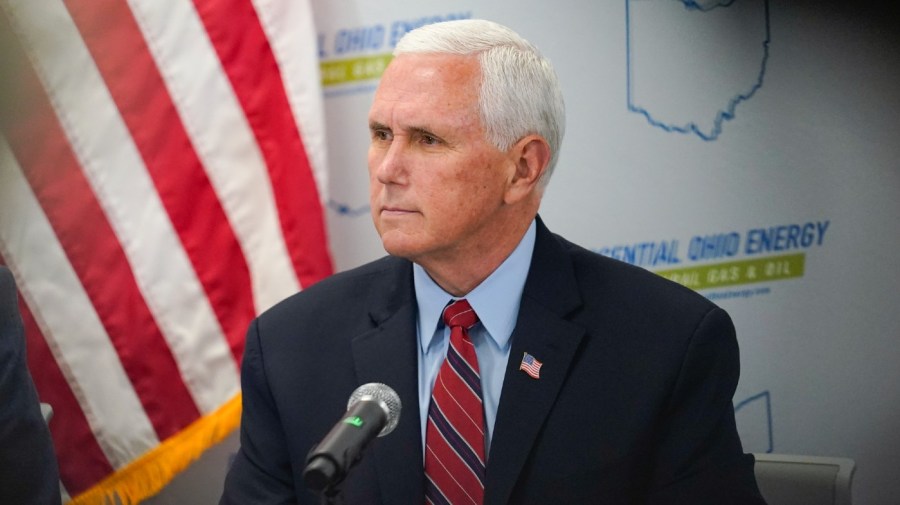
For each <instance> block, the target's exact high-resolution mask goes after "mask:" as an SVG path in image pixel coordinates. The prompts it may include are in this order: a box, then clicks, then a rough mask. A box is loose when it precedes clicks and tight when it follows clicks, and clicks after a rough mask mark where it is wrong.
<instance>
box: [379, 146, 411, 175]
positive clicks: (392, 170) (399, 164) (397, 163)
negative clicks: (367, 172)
mask: <svg viewBox="0 0 900 505" xmlns="http://www.w3.org/2000/svg"><path fill="white" fill-rule="evenodd" d="M405 158H406V152H405V149H404V148H403V143H402V142H401V141H399V139H394V141H393V142H391V145H390V146H389V147H388V148H387V150H385V151H383V156H382V157H381V159H380V160H379V161H378V164H377V166H376V167H375V178H376V179H377V180H378V182H380V183H382V184H404V183H405V181H406V159H405Z"/></svg>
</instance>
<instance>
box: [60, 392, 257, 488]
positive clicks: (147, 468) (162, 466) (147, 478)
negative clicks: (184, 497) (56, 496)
mask: <svg viewBox="0 0 900 505" xmlns="http://www.w3.org/2000/svg"><path fill="white" fill-rule="evenodd" d="M240 422H241V395H240V393H239V394H238V395H236V396H235V397H234V398H232V399H231V400H228V402H226V403H225V404H224V405H223V406H222V407H219V409H218V410H216V411H215V412H213V413H211V414H208V415H206V416H204V417H201V418H200V419H198V420H196V421H194V422H193V423H191V424H190V425H188V427H186V428H185V429H183V430H181V431H180V432H178V434H176V435H174V436H172V437H169V438H168V439H167V440H165V441H164V442H163V443H161V444H160V445H159V446H157V447H156V448H154V449H153V450H151V451H150V452H148V453H147V454H144V455H143V456H141V457H140V458H138V459H137V460H135V461H134V462H132V463H130V464H129V465H128V466H126V467H124V468H122V469H121V470H119V471H117V472H115V473H114V474H112V475H110V476H109V477H107V478H105V479H103V480H102V481H101V482H100V483H98V484H96V485H95V486H93V487H92V488H90V489H88V490H87V491H85V492H84V493H81V494H80V495H78V496H76V497H75V498H73V499H72V500H71V501H69V502H68V504H69V505H108V504H113V503H120V504H122V505H135V504H138V503H140V502H141V501H142V500H144V499H147V498H149V497H151V496H153V495H155V494H157V493H159V492H160V491H162V489H163V488H164V487H165V486H166V484H168V483H169V482H170V481H171V480H172V479H173V478H174V477H175V476H176V475H178V473H179V472H181V471H182V470H184V469H185V468H187V467H188V466H189V465H190V464H191V463H193V462H194V461H195V460H196V459H197V458H199V457H200V455H202V454H203V452H204V451H205V450H206V449H208V448H210V447H212V446H213V445H215V444H217V443H219V442H221V441H222V440H223V439H224V438H225V437H227V436H228V435H229V434H231V432H233V431H234V430H235V429H236V428H237V427H238V426H239V425H240ZM117 498H118V501H116V499H117Z"/></svg>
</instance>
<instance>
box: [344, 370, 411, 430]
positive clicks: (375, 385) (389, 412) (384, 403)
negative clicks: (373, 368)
mask: <svg viewBox="0 0 900 505" xmlns="http://www.w3.org/2000/svg"><path fill="white" fill-rule="evenodd" d="M360 401H372V402H376V403H377V404H378V405H379V406H380V407H381V410H383V411H384V415H385V416H387V422H386V423H385V424H384V428H382V429H381V431H380V432H379V433H378V436H379V437H383V436H385V435H387V434H388V433H390V432H392V431H394V428H396V427H397V423H399V422H400V407H401V405H400V395H398V394H397V392H396V391H394V390H393V389H392V388H391V387H390V386H388V385H387V384H382V383H380V382H370V383H368V384H363V385H362V386H360V387H358V388H356V390H355V391H353V394H351V395H350V400H349V401H348V402H347V410H350V407H352V406H353V405H355V404H356V403H357V402H360Z"/></svg>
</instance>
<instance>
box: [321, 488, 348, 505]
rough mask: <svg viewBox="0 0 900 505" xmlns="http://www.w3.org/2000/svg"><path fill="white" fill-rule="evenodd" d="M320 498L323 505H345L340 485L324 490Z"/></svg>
mask: <svg viewBox="0 0 900 505" xmlns="http://www.w3.org/2000/svg"><path fill="white" fill-rule="evenodd" d="M319 497H320V498H321V501H320V503H321V504H322V505H344V495H342V494H341V489H340V487H339V485H338V484H335V485H333V486H328V487H326V488H325V489H323V490H322V493H321V494H320V495H319Z"/></svg>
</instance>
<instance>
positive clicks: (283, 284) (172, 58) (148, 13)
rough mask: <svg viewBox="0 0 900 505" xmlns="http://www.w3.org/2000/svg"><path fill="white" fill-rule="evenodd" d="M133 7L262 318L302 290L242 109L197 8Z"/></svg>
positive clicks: (154, 0) (148, 1)
mask: <svg viewBox="0 0 900 505" xmlns="http://www.w3.org/2000/svg"><path fill="white" fill-rule="evenodd" d="M129 4H130V5H131V8H132V11H133V12H134V13H135V17H136V19H137V21H138V24H139V25H140V27H141V30H142V31H143V32H144V38H145V39H146V40H147V43H148V45H149V47H150V51H151V52H152V53H153V56H154V58H155V59H156V62H157V66H158V67H159V69H160V72H161V74H162V76H163V79H164V80H165V82H166V86H167V88H168V89H169V93H170V96H171V97H172V100H173V102H174V103H175V105H176V107H177V109H178V112H179V115H180V116H181V119H182V121H183V123H184V125H185V128H186V130H187V132H188V134H189V136H190V137H191V142H192V143H193V144H194V146H195V149H196V150H197V155H198V156H199V157H200V159H201V161H202V163H203V166H204V167H205V169H206V172H207V174H208V175H209V178H210V181H211V183H212V185H213V188H214V189H215V191H216V193H217V195H218V197H219V200H220V201H221V202H222V205H223V208H224V210H225V213H226V215H227V216H228V220H229V221H230V222H231V225H232V226H233V228H234V232H235V234H236V235H237V238H238V241H239V242H240V244H241V247H242V250H243V253H244V257H245V258H246V259H247V263H248V266H249V268H250V276H251V279H252V283H253V295H254V296H253V300H254V307H255V309H256V311H257V312H262V311H263V310H265V309H267V308H269V307H271V306H272V305H273V304H275V303H276V302H278V301H280V300H282V299H283V298H285V297H286V296H288V295H291V294H293V293H295V292H297V291H298V290H299V289H300V283H299V281H298V280H297V276H296V273H295V272H294V267H293V264H292V263H291V259H290V256H289V255H288V250H287V245H286V244H285V241H284V237H283V235H282V234H281V225H280V221H279V218H278V211H277V209H276V207H275V199H274V195H273V194H272V187H271V182H270V180H269V175H268V171H267V168H266V164H265V160H264V159H263V157H262V154H261V152H260V150H259V147H258V145H257V143H256V139H255V138H254V135H253V132H252V130H251V129H250V126H249V124H248V123H247V119H246V116H245V115H244V111H243V109H242V108H241V106H240V104H239V102H238V100H237V97H236V96H235V94H234V91H233V88H232V87H231V84H230V82H229V81H228V78H227V76H226V75H225V73H224V71H223V69H222V66H221V63H220V61H219V59H218V55H217V54H216V52H215V49H214V48H213V46H212V43H211V42H210V40H209V37H208V35H207V33H206V31H205V29H204V27H203V24H202V22H201V20H200V18H199V15H198V14H197V12H196V10H195V9H194V6H193V4H192V3H191V2H188V1H177V2H159V1H158V0H129ZM198 75H202V76H203V79H198V78H197V76H198Z"/></svg>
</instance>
